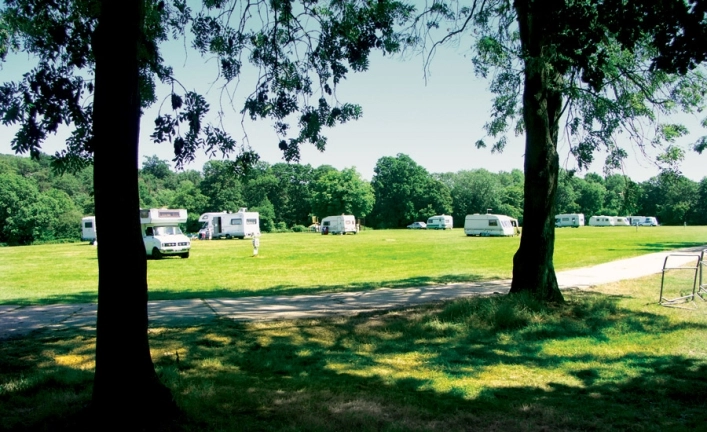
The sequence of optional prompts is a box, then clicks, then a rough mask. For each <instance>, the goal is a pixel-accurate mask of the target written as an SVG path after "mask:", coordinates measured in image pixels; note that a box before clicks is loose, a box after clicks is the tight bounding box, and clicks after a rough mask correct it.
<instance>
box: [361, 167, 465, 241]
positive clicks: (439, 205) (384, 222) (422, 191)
mask: <svg viewBox="0 0 707 432" xmlns="http://www.w3.org/2000/svg"><path fill="white" fill-rule="evenodd" d="M371 185H372V186H373V192H374V194H375V206H374V207H373V212H372V214H371V218H370V219H371V224H372V225H373V226H376V227H379V228H401V227H404V226H406V225H408V224H410V223H411V222H414V221H419V220H427V218H428V217H430V216H433V215H435V214H445V213H446V214H451V212H452V205H451V204H452V198H451V195H450V192H449V188H448V187H447V185H445V184H444V183H442V182H441V181H439V180H437V179H435V178H434V177H433V176H432V175H430V173H428V172H427V170H426V169H425V168H423V167H422V166H420V165H418V164H417V163H416V162H415V161H413V160H412V159H411V158H410V156H408V155H405V154H398V155H397V156H395V157H392V156H385V157H382V158H380V159H378V162H377V163H376V166H375V168H374V175H373V179H372V180H371Z"/></svg>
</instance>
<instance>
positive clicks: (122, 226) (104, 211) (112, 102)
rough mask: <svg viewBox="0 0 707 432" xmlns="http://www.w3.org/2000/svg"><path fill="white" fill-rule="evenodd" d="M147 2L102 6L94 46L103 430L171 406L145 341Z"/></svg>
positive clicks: (98, 380)
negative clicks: (142, 167)
mask: <svg viewBox="0 0 707 432" xmlns="http://www.w3.org/2000/svg"><path fill="white" fill-rule="evenodd" d="M141 14H142V1H140V0H124V1H120V2H118V1H103V2H101V13H100V17H99V20H98V27H97V29H96V32H95V35H94V39H93V52H94V54H95V56H96V73H95V94H94V107H93V128H94V140H93V142H92V147H93V151H94V179H93V181H94V192H95V203H96V226H97V232H98V320H97V326H96V374H95V378H94V387H93V408H94V409H95V410H96V414H97V415H99V416H100V418H101V420H102V421H106V422H107V423H106V424H111V423H117V424H120V425H126V424H145V423H141V419H144V418H146V414H153V413H158V412H159V411H160V408H161V407H164V406H168V405H169V404H170V403H171V394H170V393H169V390H167V389H166V388H165V387H164V386H162V385H161V384H160V382H159V379H158V377H157V375H156V373H155V368H154V365H153V363H152V359H151V357H150V347H149V343H148V339H147V262H146V256H145V249H144V246H143V241H142V234H141V232H140V231H141V229H140V219H139V207H140V202H139V195H138V172H137V166H138V165H137V164H138V133H139V127H140V95H139V92H138V60H137V55H138V41H139V37H140V32H141Z"/></svg>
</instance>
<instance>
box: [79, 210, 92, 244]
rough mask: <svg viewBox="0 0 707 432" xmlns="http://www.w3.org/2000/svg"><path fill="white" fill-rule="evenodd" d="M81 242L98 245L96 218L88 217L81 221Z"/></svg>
mask: <svg viewBox="0 0 707 432" xmlns="http://www.w3.org/2000/svg"><path fill="white" fill-rule="evenodd" d="M81 241H88V242H91V244H94V243H96V217H95V216H86V217H84V218H82V219H81Z"/></svg>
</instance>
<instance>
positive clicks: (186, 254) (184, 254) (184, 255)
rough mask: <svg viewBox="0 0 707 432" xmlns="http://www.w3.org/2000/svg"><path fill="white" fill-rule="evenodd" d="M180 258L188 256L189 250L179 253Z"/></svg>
mask: <svg viewBox="0 0 707 432" xmlns="http://www.w3.org/2000/svg"><path fill="white" fill-rule="evenodd" d="M179 256H180V257H181V258H189V252H185V253H183V254H181V255H179Z"/></svg>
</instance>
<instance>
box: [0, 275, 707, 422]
mask: <svg viewBox="0 0 707 432" xmlns="http://www.w3.org/2000/svg"><path fill="white" fill-rule="evenodd" d="M659 284H660V277H659V276H653V277H649V278H643V279H637V280H634V281H624V282H621V283H616V284H611V285H605V286H602V287H599V288H597V289H595V290H593V291H572V292H568V293H567V299H568V301H567V304H565V305H561V306H546V305H542V304H539V303H536V302H534V301H533V300H532V299H528V298H523V297H506V296H503V297H500V296H499V297H486V298H468V299H461V300H457V301H453V302H447V303H442V304H436V305H430V306H426V307H418V308H410V309H405V310H397V311H391V312H385V313H376V314H366V315H361V316H357V317H347V318H334V319H322V320H300V321H280V322H270V323H235V322H231V321H219V322H216V323H212V324H208V325H204V326H192V327H184V328H153V329H151V330H150V339H151V346H152V357H153V359H154V361H155V364H156V367H157V369H158V372H159V374H160V376H161V379H162V381H163V382H164V383H165V384H167V385H168V386H169V387H170V388H171V389H172V392H173V394H174V396H175V398H176V400H177V402H178V404H179V406H180V407H181V408H182V410H183V411H184V414H185V418H184V419H182V420H181V423H180V428H181V429H183V430H204V431H236V430H278V431H299V430H302V431H304V430H306V431H333V430H336V431H359V430H364V431H368V430H370V431H374V430H375V431H380V430H383V431H409V430H420V431H423V430H424V431H438V430H439V431H448V430H479V431H499V430H504V431H506V430H507V431H537V430H546V431H587V430H590V431H591V430H595V431H610V430H616V431H619V430H620V431H625V430H633V431H666V430H668V431H671V430H672V431H692V430H704V426H705V424H707V409H706V408H707V348H705V347H707V331H705V330H707V304H706V303H704V302H702V301H701V300H698V301H697V302H695V304H694V305H689V306H694V308H693V309H687V308H667V307H661V306H658V305H656V301H657V292H658V289H659V286H660V285H659ZM93 343H94V338H93V335H92V334H86V333H77V332H65V333H64V332H60V333H39V334H37V335H35V336H34V337H31V338H25V339H21V340H13V341H3V342H0V429H7V430H13V429H18V430H19V429H47V428H52V429H53V430H62V429H69V428H72V427H74V426H75V424H76V421H77V420H76V417H75V415H76V413H79V412H80V410H81V407H82V406H83V405H84V404H85V403H86V402H87V401H88V400H89V398H90V390H91V378H92V368H93Z"/></svg>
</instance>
